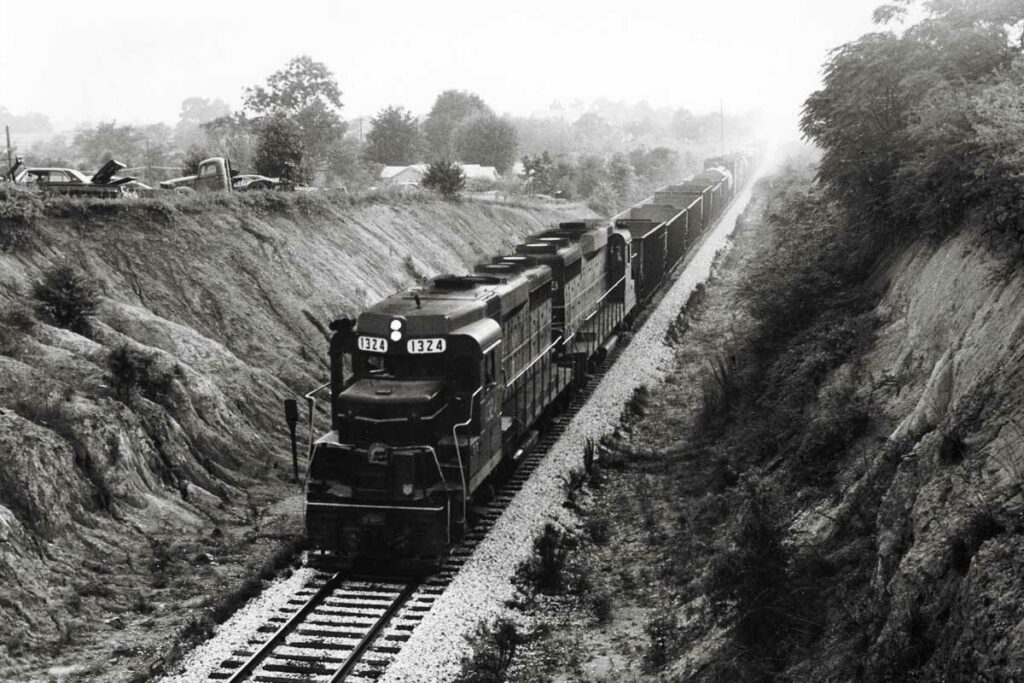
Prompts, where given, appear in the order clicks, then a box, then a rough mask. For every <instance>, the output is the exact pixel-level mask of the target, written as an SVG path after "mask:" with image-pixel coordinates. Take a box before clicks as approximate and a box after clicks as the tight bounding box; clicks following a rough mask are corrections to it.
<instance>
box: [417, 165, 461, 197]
mask: <svg viewBox="0 0 1024 683" xmlns="http://www.w3.org/2000/svg"><path fill="white" fill-rule="evenodd" d="M420 184H421V185H422V186H423V187H425V188H427V189H429V190H437V191H438V192H440V193H441V196H443V197H444V198H445V199H455V198H456V197H458V194H459V192H461V191H462V190H463V188H465V187H466V173H465V172H464V171H463V170H462V167H461V166H459V165H458V164H456V163H455V162H452V161H444V160H442V161H435V162H433V163H431V164H430V165H429V166H428V167H427V172H426V174H425V175H424V176H423V180H422V181H420Z"/></svg>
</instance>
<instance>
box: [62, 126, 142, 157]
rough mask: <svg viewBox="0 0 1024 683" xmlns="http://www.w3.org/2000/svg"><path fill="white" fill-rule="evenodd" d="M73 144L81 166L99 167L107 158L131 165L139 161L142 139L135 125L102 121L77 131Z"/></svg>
mask: <svg viewBox="0 0 1024 683" xmlns="http://www.w3.org/2000/svg"><path fill="white" fill-rule="evenodd" d="M72 144H73V145H74V147H75V150H76V151H77V154H78V157H79V159H80V160H81V162H82V163H83V165H85V166H88V167H89V168H93V167H95V168H99V167H100V166H101V165H103V164H105V163H106V162H107V161H109V160H110V159H117V160H118V161H121V162H123V163H126V164H128V165H132V164H134V163H135V162H137V161H141V160H142V156H143V155H142V151H143V148H144V137H143V136H142V134H141V132H140V131H139V129H137V128H136V127H135V126H119V125H117V122H116V121H104V122H101V123H97V124H96V126H94V127H93V128H86V129H83V130H79V131H77V132H76V133H75V136H74V138H73V139H72Z"/></svg>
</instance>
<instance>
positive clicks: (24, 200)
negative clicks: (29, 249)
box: [0, 187, 43, 251]
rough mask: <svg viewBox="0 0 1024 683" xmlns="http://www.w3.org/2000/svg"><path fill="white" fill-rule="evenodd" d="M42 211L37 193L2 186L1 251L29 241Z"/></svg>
mask: <svg viewBox="0 0 1024 683" xmlns="http://www.w3.org/2000/svg"><path fill="white" fill-rule="evenodd" d="M42 213H43V212H42V202H41V201H40V200H39V197H37V196H36V195H35V194H33V193H30V192H26V191H23V190H19V189H17V188H13V187H0V251H11V250H13V249H16V248H17V247H19V246H21V245H22V244H24V243H25V242H27V241H28V238H29V234H30V233H29V231H30V229H31V228H32V225H33V224H34V223H35V222H36V220H37V219H38V218H39V217H40V216H42Z"/></svg>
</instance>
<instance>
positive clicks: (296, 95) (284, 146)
mask: <svg viewBox="0 0 1024 683" xmlns="http://www.w3.org/2000/svg"><path fill="white" fill-rule="evenodd" d="M244 105H245V109H246V110H247V111H251V112H253V113H254V114H256V115H257V116H258V117H259V118H260V119H261V121H262V123H261V125H260V126H259V142H258V144H257V147H258V150H257V154H256V157H257V164H258V168H259V167H262V168H287V165H288V164H289V163H294V164H295V165H296V166H297V167H298V172H297V174H294V175H296V176H297V177H296V178H293V179H296V180H298V179H308V180H312V179H313V178H314V177H315V175H316V173H317V172H318V171H322V170H324V169H325V168H326V166H327V164H328V160H329V158H330V155H331V152H332V150H333V149H334V147H335V146H336V145H337V144H338V143H339V142H340V141H341V138H342V136H343V135H344V133H345V128H346V126H345V123H344V122H343V121H342V120H341V116H340V111H341V107H342V104H341V90H340V89H339V87H338V83H337V81H336V80H335V78H334V74H333V73H332V72H331V71H330V69H328V68H327V66H326V65H324V64H322V63H320V62H315V61H313V59H312V58H310V57H308V56H305V55H303V56H300V57H295V58H293V59H292V60H290V61H289V62H288V64H287V65H285V67H284V68H283V69H281V70H279V71H275V72H274V73H273V74H271V75H270V76H269V77H268V78H267V83H266V86H253V87H251V88H246V91H245V102H244ZM262 172H263V171H261V173H262ZM276 175H280V174H276ZM285 177H289V176H285Z"/></svg>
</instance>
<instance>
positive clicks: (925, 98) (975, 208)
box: [801, 0, 1024, 242]
mask: <svg viewBox="0 0 1024 683" xmlns="http://www.w3.org/2000/svg"><path fill="white" fill-rule="evenodd" d="M913 5H914V3H913V2H912V0H896V2H892V3H890V4H886V5H883V6H881V7H879V8H878V10H876V12H875V15H874V18H875V22H876V23H877V24H879V25H881V26H885V25H890V24H892V23H894V22H900V21H903V20H904V19H905V17H906V16H907V14H908V11H909V10H910V9H911V8H912V7H913ZM923 10H924V13H923V18H922V19H921V20H920V21H919V22H917V23H916V24H914V25H912V26H909V27H908V28H906V29H905V30H904V31H902V32H901V33H900V32H896V31H879V32H875V33H870V34H867V35H865V36H862V37H861V38H859V39H858V40H855V41H853V42H851V43H848V44H846V45H843V46H841V47H840V48H838V49H836V50H835V51H834V52H833V53H832V55H831V58H830V59H829V61H828V63H827V64H826V65H825V79H824V87H823V88H822V89H821V90H819V91H818V92H815V93H813V94H812V95H811V96H810V97H809V98H808V99H807V101H806V103H805V105H804V110H803V118H802V121H801V128H802V130H803V132H804V134H805V136H806V137H807V138H809V139H810V140H812V141H813V142H815V143H817V144H818V145H819V146H820V147H821V148H822V150H823V158H822V161H821V164H820V168H819V175H818V177H819V180H820V182H821V183H822V184H823V186H824V187H825V189H826V190H827V192H828V194H829V196H830V197H832V198H833V199H835V200H837V201H838V202H839V203H840V204H841V205H842V206H843V207H845V208H846V210H847V213H848V214H849V215H850V217H851V218H853V219H854V222H855V223H856V224H858V225H862V226H865V227H866V228H868V229H872V230H879V229H883V228H879V226H885V227H884V229H885V230H908V229H909V230H923V231H926V232H931V233H935V234H942V233H944V232H946V231H949V230H951V229H953V228H955V227H957V226H960V225H961V224H962V223H963V222H964V221H965V219H966V220H972V221H974V222H977V223H980V224H982V225H985V226H988V227H992V228H996V229H998V230H999V231H1002V232H1007V233H1010V234H1013V235H1016V236H1017V237H1019V238H1021V240H1022V242H1024V193H1022V192H1021V191H1020V187H1021V185H1020V182H1021V178H1022V177H1024V151H1022V150H1024V114H1022V108H1021V103H1022V102H1024V4H1022V3H1021V2H1019V0H1016V1H1014V0H972V1H970V2H969V1H968V0H932V1H931V2H928V3H925V4H924V6H923Z"/></svg>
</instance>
